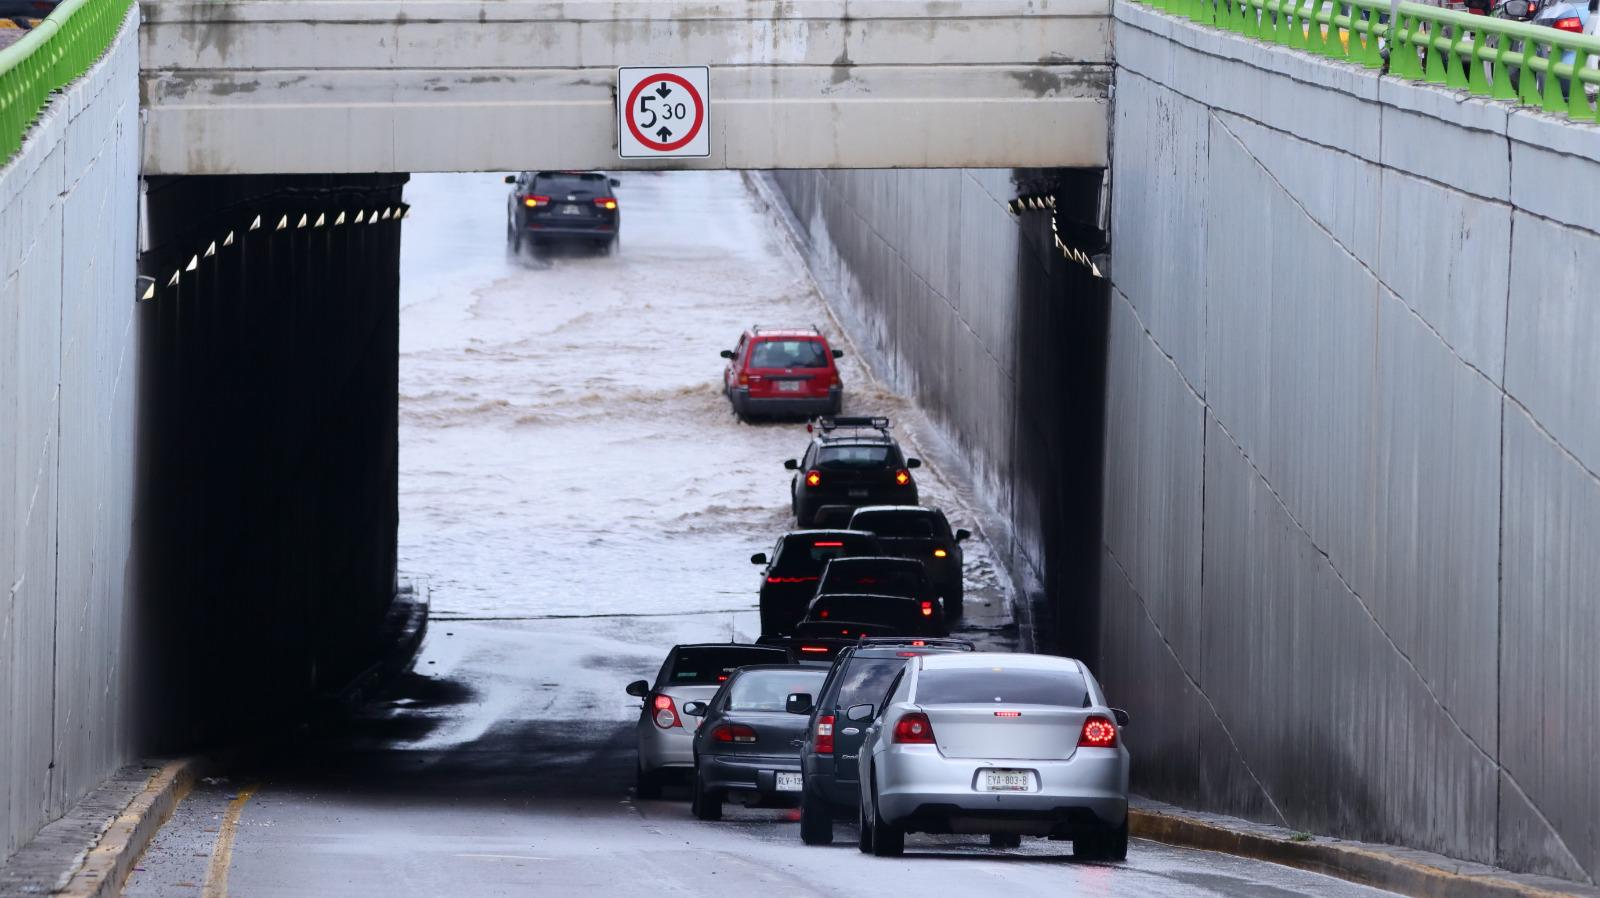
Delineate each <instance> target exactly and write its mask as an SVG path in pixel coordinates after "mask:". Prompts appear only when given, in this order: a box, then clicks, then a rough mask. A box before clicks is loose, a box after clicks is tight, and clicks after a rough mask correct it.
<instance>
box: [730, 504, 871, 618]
mask: <svg viewBox="0 0 1600 898" xmlns="http://www.w3.org/2000/svg"><path fill="white" fill-rule="evenodd" d="M877 554H879V551H878V541H877V540H876V539H875V538H874V537H873V536H872V534H870V533H860V532H857V531H854V530H793V531H790V532H788V533H785V534H784V535H782V536H780V537H778V542H777V544H776V545H774V546H773V547H772V554H771V555H770V556H769V555H768V554H767V553H765V552H757V553H756V554H754V555H751V556H750V562H751V563H752V564H760V565H765V566H766V568H765V570H763V571H762V572H761V635H763V636H782V635H785V634H788V633H789V632H790V631H792V630H793V629H794V625H795V624H797V623H799V622H800V618H802V617H805V614H806V604H807V603H809V602H810V601H811V599H812V597H814V596H815V595H816V594H817V581H819V580H821V579H822V568H823V566H824V565H826V564H827V563H828V562H829V561H831V560H833V559H835V558H845V557H849V556H852V555H877Z"/></svg>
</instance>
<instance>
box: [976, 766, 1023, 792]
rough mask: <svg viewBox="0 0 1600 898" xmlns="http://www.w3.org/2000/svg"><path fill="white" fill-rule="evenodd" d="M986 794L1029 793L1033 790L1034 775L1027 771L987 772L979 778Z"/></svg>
mask: <svg viewBox="0 0 1600 898" xmlns="http://www.w3.org/2000/svg"><path fill="white" fill-rule="evenodd" d="M978 787H979V788H980V789H982V790H983V791H985V792H1027V791H1029V790H1031V789H1032V788H1033V774H1031V773H1029V772H1028V771H1026V770H985V771H983V772H982V775H981V776H979V777H978Z"/></svg>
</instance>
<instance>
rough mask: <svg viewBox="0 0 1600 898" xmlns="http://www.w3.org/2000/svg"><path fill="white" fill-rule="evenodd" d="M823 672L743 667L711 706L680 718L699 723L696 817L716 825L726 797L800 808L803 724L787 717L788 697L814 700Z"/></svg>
mask: <svg viewBox="0 0 1600 898" xmlns="http://www.w3.org/2000/svg"><path fill="white" fill-rule="evenodd" d="M827 675H828V669H827V668H826V667H805V666H801V665H797V664H784V665H762V666H759V667H741V668H740V669H738V670H737V671H735V672H734V673H733V676H732V678H731V679H729V680H728V682H727V683H726V684H725V685H724V686H723V687H722V688H721V689H719V690H718V691H717V694H716V695H715V696H714V697H713V698H712V699H711V701H710V702H689V703H688V704H687V705H684V706H683V712H684V713H685V714H688V715H690V716H691V717H701V718H704V719H703V720H702V721H701V723H700V728H699V729H698V730H696V731H695V735H694V771H695V776H694V800H693V811H694V815H695V816H696V817H698V818H700V819H701V820H720V819H722V803H723V801H724V800H725V799H726V798H727V797H728V793H730V792H739V793H743V794H745V795H747V796H749V797H750V798H751V799H752V803H760V804H773V803H777V804H786V805H796V804H799V802H800V785H801V779H800V746H801V745H803V744H804V742H805V735H806V718H804V717H802V716H799V715H795V714H790V713H789V712H788V711H787V710H785V709H786V707H787V705H788V699H789V696H790V695H793V694H797V693H804V694H809V695H816V694H817V693H818V692H819V691H821V686H822V681H823V679H825V678H826V677H827Z"/></svg>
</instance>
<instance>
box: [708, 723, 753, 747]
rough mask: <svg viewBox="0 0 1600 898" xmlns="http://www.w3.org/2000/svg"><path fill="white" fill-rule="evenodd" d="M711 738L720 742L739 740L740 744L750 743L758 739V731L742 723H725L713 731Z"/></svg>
mask: <svg viewBox="0 0 1600 898" xmlns="http://www.w3.org/2000/svg"><path fill="white" fill-rule="evenodd" d="M711 738H712V739H715V740H716V741H718V742H737V743H739V744H740V745H749V744H750V743H752V742H754V741H756V731H755V730H753V729H751V728H749V727H747V726H745V725H744V724H742V723H724V724H721V725H719V726H718V727H717V728H716V729H714V730H712V731H711Z"/></svg>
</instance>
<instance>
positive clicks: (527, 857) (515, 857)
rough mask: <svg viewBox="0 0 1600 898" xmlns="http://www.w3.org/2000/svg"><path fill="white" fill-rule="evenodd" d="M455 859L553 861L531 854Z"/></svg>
mask: <svg viewBox="0 0 1600 898" xmlns="http://www.w3.org/2000/svg"><path fill="white" fill-rule="evenodd" d="M456 857H471V858H486V859H488V860H494V861H553V860H555V858H553V857H536V856H534V855H531V854H458V855H456Z"/></svg>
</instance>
